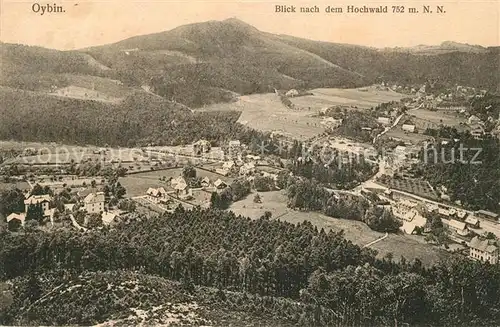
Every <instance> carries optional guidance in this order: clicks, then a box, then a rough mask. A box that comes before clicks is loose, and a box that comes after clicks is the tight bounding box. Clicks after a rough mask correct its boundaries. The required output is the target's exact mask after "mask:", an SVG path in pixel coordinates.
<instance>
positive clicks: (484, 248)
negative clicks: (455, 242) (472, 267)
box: [469, 236, 498, 264]
mask: <svg viewBox="0 0 500 327" xmlns="http://www.w3.org/2000/svg"><path fill="white" fill-rule="evenodd" d="M469 249H470V250H469V251H470V252H469V256H470V257H471V258H472V259H474V260H480V261H484V262H486V261H488V262H489V263H491V264H497V263H498V247H497V246H496V245H494V244H492V243H490V242H489V241H488V240H481V239H480V238H479V237H477V236H476V237H474V238H473V239H472V240H471V241H470V243H469Z"/></svg>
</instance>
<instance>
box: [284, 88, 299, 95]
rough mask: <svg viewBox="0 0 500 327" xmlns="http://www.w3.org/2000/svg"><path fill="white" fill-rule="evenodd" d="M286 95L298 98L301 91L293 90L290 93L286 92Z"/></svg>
mask: <svg viewBox="0 0 500 327" xmlns="http://www.w3.org/2000/svg"><path fill="white" fill-rule="evenodd" d="M285 95H286V96H287V97H296V96H297V95H299V91H297V90H296V89H291V90H290V91H288V92H286V93H285Z"/></svg>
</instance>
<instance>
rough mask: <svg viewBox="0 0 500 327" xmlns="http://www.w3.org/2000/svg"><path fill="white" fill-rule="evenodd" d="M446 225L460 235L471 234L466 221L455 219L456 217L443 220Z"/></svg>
mask: <svg viewBox="0 0 500 327" xmlns="http://www.w3.org/2000/svg"><path fill="white" fill-rule="evenodd" d="M442 222H443V224H444V225H447V226H448V229H449V230H450V231H452V232H455V233H457V234H458V235H460V236H467V234H469V231H468V230H467V226H466V225H465V223H463V222H461V221H458V220H455V219H450V220H445V219H443V220H442Z"/></svg>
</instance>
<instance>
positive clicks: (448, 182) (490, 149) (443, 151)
mask: <svg viewBox="0 0 500 327" xmlns="http://www.w3.org/2000/svg"><path fill="white" fill-rule="evenodd" d="M448 133H449V131H447V130H443V131H441V132H439V133H438V134H439V135H443V134H444V135H446V136H448V135H447V134H448ZM451 133H452V135H453V136H456V134H455V133H456V131H452V132H451ZM458 136H459V138H458V139H457V140H458V141H453V140H452V141H450V143H448V144H446V145H442V144H439V143H438V144H436V145H434V146H432V147H428V148H427V149H423V150H422V151H421V153H420V159H421V160H422V162H423V163H424V164H419V165H416V166H415V167H414V170H415V171H416V174H417V175H419V176H423V177H424V178H425V179H426V180H428V181H429V182H430V183H431V184H432V185H443V186H445V187H446V188H447V189H448V193H449V195H450V196H451V199H452V200H453V201H455V200H460V201H461V202H462V204H463V205H465V206H466V207H469V208H471V209H474V210H477V209H485V210H491V211H494V212H500V203H499V200H500V140H498V139H496V138H493V137H491V136H488V137H485V138H484V139H483V140H477V139H474V138H473V137H472V136H471V135H470V134H469V133H461V134H459V135H458ZM461 149H462V150H461Z"/></svg>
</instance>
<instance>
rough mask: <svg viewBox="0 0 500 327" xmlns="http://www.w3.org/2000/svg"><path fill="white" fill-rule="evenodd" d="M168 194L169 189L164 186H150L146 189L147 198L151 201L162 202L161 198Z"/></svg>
mask: <svg viewBox="0 0 500 327" xmlns="http://www.w3.org/2000/svg"><path fill="white" fill-rule="evenodd" d="M166 195H167V191H165V189H164V188H163V187H159V188H152V187H150V188H148V190H147V191H146V196H147V198H148V199H149V200H150V201H151V202H154V203H158V202H160V200H161V199H163V198H165V196H166Z"/></svg>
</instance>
